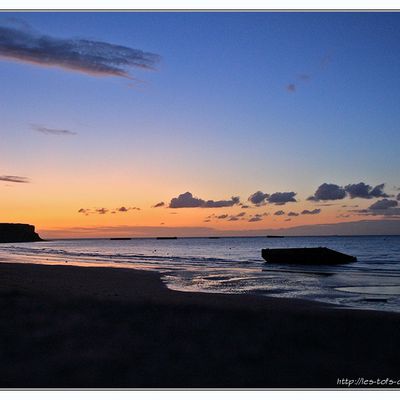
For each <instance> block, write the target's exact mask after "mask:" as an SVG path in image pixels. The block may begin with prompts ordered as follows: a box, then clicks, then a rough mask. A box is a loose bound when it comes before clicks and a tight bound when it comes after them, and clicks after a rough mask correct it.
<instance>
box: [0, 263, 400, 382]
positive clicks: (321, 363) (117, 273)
mask: <svg viewBox="0 0 400 400" xmlns="http://www.w3.org/2000/svg"><path fill="white" fill-rule="evenodd" d="M0 301H1V305H0V313H1V318H0V324H1V326H0V338H1V341H0V343H1V346H0V387H2V388H335V387H340V388H345V387H347V386H342V385H341V384H338V379H346V378H348V379H355V380H356V379H358V378H364V379H370V380H377V379H378V378H379V379H385V378H389V379H393V380H399V379H400V370H399V367H398V365H399V364H398V360H399V358H400V346H399V345H398V343H399V339H398V338H399V333H400V314H397V313H389V312H376V311H359V310H351V309H345V308H340V309H338V308H332V307H329V306H327V305H324V304H321V303H316V302H308V301H298V300H291V299H277V298H272V297H260V296H250V295H223V294H206V293H184V292H177V291H171V290H169V289H167V288H166V287H165V286H164V285H163V283H162V282H161V280H160V276H159V275H158V274H157V273H155V272H146V271H137V270H128V269H119V268H83V267H73V266H44V265H31V264H9V263H2V264H0ZM369 383H371V382H369ZM373 386H375V387H385V388H397V389H398V388H399V387H400V384H399V386H396V385H392V386H388V385H386V386H381V385H378V384H377V383H374V384H372V385H370V384H368V383H367V384H365V385H362V386H355V383H354V384H353V385H352V386H351V387H353V388H355V387H358V388H361V387H363V388H365V387H368V388H370V387H373Z"/></svg>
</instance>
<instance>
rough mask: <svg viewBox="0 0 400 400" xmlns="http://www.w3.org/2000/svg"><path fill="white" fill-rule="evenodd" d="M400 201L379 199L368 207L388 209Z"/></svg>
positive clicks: (370, 208)
mask: <svg viewBox="0 0 400 400" xmlns="http://www.w3.org/2000/svg"><path fill="white" fill-rule="evenodd" d="M398 204H399V203H398V202H397V201H396V200H388V199H383V200H378V201H376V202H375V203H373V204H371V205H370V206H369V207H368V209H369V210H387V209H388V208H393V207H397V205H398Z"/></svg>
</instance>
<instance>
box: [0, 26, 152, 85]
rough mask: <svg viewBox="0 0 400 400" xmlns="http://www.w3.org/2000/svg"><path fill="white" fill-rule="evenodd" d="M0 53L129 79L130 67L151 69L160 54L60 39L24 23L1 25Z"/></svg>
mask: <svg viewBox="0 0 400 400" xmlns="http://www.w3.org/2000/svg"><path fill="white" fill-rule="evenodd" d="M0 56H1V57H3V58H7V59H10V60H13V61H19V62H25V63H33V64H36V65H39V66H45V67H49V66H50V67H60V68H64V69H67V70H71V71H76V72H80V73H85V74H89V75H94V76H118V77H123V78H128V79H132V76H131V75H130V73H129V69H130V68H133V67H135V68H144V69H154V66H155V64H156V63H157V62H158V61H159V59H160V57H159V56H158V55H157V54H153V53H149V52H144V51H142V50H137V49H133V48H131V47H127V46H121V45H117V44H112V43H107V42H101V41H95V40H88V39H61V38H55V37H51V36H48V35H43V34H38V33H35V32H33V31H31V30H27V29H24V27H23V26H21V25H20V26H15V27H8V26H0Z"/></svg>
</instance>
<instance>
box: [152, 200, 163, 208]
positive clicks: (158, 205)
mask: <svg viewBox="0 0 400 400" xmlns="http://www.w3.org/2000/svg"><path fill="white" fill-rule="evenodd" d="M164 206H165V203H164V202H163V201H160V202H159V203H157V204H154V206H153V208H159V207H164Z"/></svg>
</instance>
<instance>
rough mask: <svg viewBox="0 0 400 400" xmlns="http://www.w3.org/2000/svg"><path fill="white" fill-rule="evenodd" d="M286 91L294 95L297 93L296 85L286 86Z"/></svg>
mask: <svg viewBox="0 0 400 400" xmlns="http://www.w3.org/2000/svg"><path fill="white" fill-rule="evenodd" d="M286 90H287V91H288V92H290V93H293V92H295V91H296V85H295V84H294V83H289V85H287V86H286Z"/></svg>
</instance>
